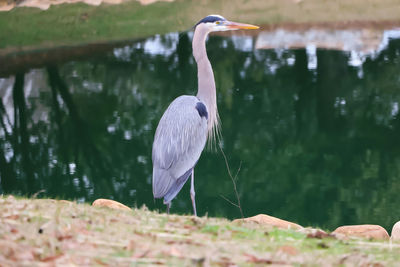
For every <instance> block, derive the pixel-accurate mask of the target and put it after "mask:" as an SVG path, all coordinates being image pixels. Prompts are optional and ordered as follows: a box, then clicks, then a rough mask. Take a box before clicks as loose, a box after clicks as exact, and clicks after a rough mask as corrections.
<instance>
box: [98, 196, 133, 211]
mask: <svg viewBox="0 0 400 267" xmlns="http://www.w3.org/2000/svg"><path fill="white" fill-rule="evenodd" d="M92 206H96V207H108V208H111V209H117V210H132V209H131V208H129V207H127V206H125V205H124V204H121V203H119V202H117V201H114V200H111V199H104V198H99V199H96V200H95V201H94V202H93V204H92Z"/></svg>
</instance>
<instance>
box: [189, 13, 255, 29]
mask: <svg viewBox="0 0 400 267" xmlns="http://www.w3.org/2000/svg"><path fill="white" fill-rule="evenodd" d="M199 26H200V27H204V28H206V29H207V30H208V32H219V31H233V30H240V29H247V30H250V29H258V28H259V27H258V26H255V25H251V24H244V23H239V22H233V21H229V20H226V19H225V18H224V17H222V16H220V15H208V16H207V17H205V18H204V19H202V20H200V21H199V22H198V23H197V24H196V25H195V26H194V28H197V27H199Z"/></svg>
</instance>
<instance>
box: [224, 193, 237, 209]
mask: <svg viewBox="0 0 400 267" xmlns="http://www.w3.org/2000/svg"><path fill="white" fill-rule="evenodd" d="M219 196H220V197H222V198H223V199H225V200H226V201H227V202H229V203H230V204H232V205H233V206H235V207H237V208H239V205H238V204H236V203H233V202H232V201H230V200H229V198H227V197H224V196H223V195H219Z"/></svg>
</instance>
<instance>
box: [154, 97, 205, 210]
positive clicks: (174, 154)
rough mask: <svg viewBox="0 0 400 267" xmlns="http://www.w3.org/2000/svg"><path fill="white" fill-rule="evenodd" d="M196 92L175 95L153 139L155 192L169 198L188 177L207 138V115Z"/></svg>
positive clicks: (174, 194) (165, 199)
mask: <svg viewBox="0 0 400 267" xmlns="http://www.w3.org/2000/svg"><path fill="white" fill-rule="evenodd" d="M198 102H199V100H198V99H197V98H196V97H194V96H180V97H178V98H176V99H175V100H174V101H173V102H172V103H171V104H170V105H169V107H168V108H167V110H166V111H165V113H164V114H163V116H162V118H161V120H160V122H159V124H158V127H157V130H156V134H155V137H154V143H153V155H152V159H153V194H154V197H155V198H161V197H165V198H164V202H165V203H168V202H170V201H171V200H172V199H173V198H174V197H175V196H176V195H177V194H178V192H179V191H180V190H181V188H182V186H183V185H184V184H185V182H186V181H187V179H188V177H189V175H190V172H191V170H192V168H194V166H195V164H196V162H197V161H198V159H199V158H200V155H201V152H202V151H203V148H204V146H205V143H206V139H207V118H206V117H205V116H200V115H199V112H198V111H197V109H196V105H197V103H198Z"/></svg>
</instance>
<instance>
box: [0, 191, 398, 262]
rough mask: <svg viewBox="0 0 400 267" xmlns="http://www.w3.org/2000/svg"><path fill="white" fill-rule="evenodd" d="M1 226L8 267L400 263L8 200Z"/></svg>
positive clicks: (172, 221)
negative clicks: (40, 266)
mask: <svg viewBox="0 0 400 267" xmlns="http://www.w3.org/2000/svg"><path fill="white" fill-rule="evenodd" d="M0 223H1V225H2V227H0V237H1V240H0V265H2V266H3V265H4V266H12V265H15V264H16V263H17V262H18V264H22V265H26V266H36V265H40V264H50V265H51V264H55V265H71V264H74V265H82V264H84V265H90V266H93V265H104V264H107V265H111V266H116V265H118V266H121V265H122V266H129V265H137V264H143V265H159V264H161V265H170V266H193V265H200V266H201V265H202V264H208V265H210V266H221V265H222V266H228V265H234V264H236V265H239V266H254V265H259V264H261V265H262V264H271V263H272V264H281V265H282V264H286V265H294V266H297V265H306V266H323V265H324V266H326V265H333V266H336V265H355V266H358V265H360V264H363V265H365V266H396V265H397V263H398V262H399V261H400V245H399V244H397V243H394V244H390V243H389V241H374V242H372V241H369V240H363V239H351V240H339V239H336V238H333V237H329V238H324V239H318V238H310V237H308V236H307V234H306V233H305V232H299V231H294V230H280V229H276V228H271V227H266V226H262V225H257V224H249V223H233V222H231V221H229V220H226V219H217V218H207V217H202V218H198V217H193V216H177V215H166V214H159V213H157V212H151V211H148V210H147V209H146V208H142V209H133V210H132V211H119V210H111V209H108V208H98V207H92V206H89V205H88V204H77V203H75V202H67V201H62V200H51V199H25V198H14V197H10V196H0ZM40 229H41V230H40ZM379 264H380V265H379Z"/></svg>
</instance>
